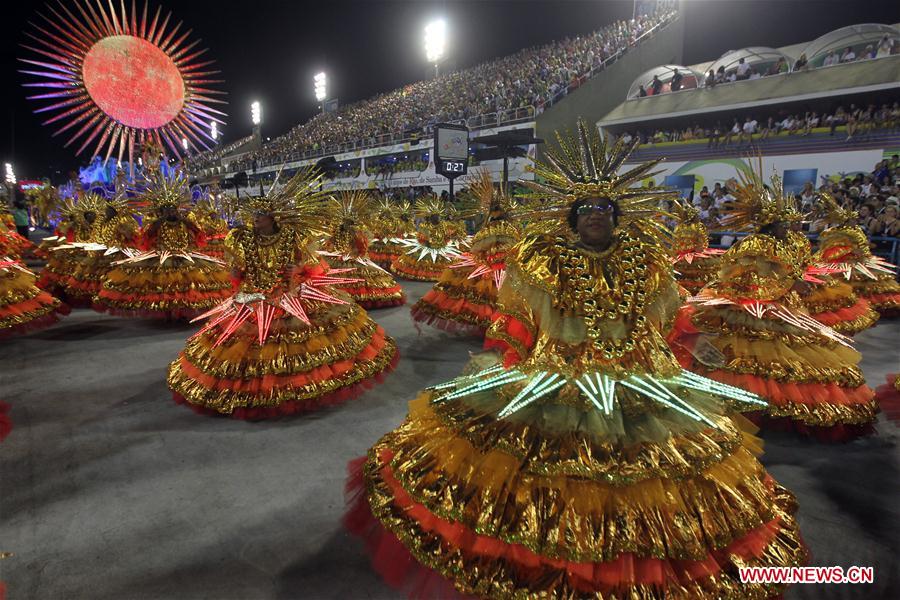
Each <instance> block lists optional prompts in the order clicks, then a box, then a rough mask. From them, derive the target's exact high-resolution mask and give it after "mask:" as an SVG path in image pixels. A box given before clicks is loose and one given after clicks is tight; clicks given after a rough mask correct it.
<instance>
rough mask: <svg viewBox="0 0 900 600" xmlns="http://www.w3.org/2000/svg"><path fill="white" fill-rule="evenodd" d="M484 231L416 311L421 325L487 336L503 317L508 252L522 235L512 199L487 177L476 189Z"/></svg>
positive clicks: (483, 176)
mask: <svg viewBox="0 0 900 600" xmlns="http://www.w3.org/2000/svg"><path fill="white" fill-rule="evenodd" d="M470 189H471V192H472V194H473V196H474V197H475V199H476V200H478V202H479V205H480V207H481V212H482V214H483V215H484V226H483V227H482V228H481V229H480V230H479V231H478V233H476V234H475V236H474V237H473V238H472V243H471V244H470V246H469V249H468V251H467V252H465V253H463V255H462V256H461V257H460V258H459V259H457V260H456V261H455V262H453V263H451V264H450V266H448V267H447V268H445V269H444V272H443V273H442V274H441V278H440V280H439V281H438V282H437V283H436V284H435V286H434V287H433V288H431V290H430V291H429V292H428V293H427V294H425V295H424V296H423V297H422V298H421V299H420V300H419V301H418V302H416V303H415V305H413V307H412V316H413V319H414V320H416V321H420V322H423V323H428V324H429V325H433V326H435V327H438V328H440V329H444V330H446V331H453V332H458V333H463V334H470V335H477V336H483V335H484V333H485V331H487V328H488V327H490V325H491V322H492V321H493V318H494V316H495V314H496V312H497V291H498V290H499V289H500V286H501V285H502V284H503V279H504V278H505V277H506V252H507V251H508V250H509V248H510V247H512V245H513V244H515V242H516V241H517V239H518V238H519V236H520V235H521V231H520V228H519V227H518V225H516V224H515V223H514V222H512V221H511V220H510V217H511V215H510V210H511V208H512V206H511V205H510V201H509V198H508V197H507V196H506V194H505V193H504V192H503V191H500V192H499V193H498V192H497V191H496V190H495V189H494V183H493V180H492V179H491V175H490V173H488V172H487V171H482V172H481V173H480V175H479V176H478V179H476V180H475V182H474V183H473V184H472V185H471V187H470Z"/></svg>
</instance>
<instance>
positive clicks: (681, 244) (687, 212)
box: [672, 202, 724, 295]
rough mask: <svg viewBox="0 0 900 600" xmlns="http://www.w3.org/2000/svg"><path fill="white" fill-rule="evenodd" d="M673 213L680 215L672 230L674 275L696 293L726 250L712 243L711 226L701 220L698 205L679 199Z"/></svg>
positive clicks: (676, 215) (679, 281)
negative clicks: (710, 236) (709, 228)
mask: <svg viewBox="0 0 900 600" xmlns="http://www.w3.org/2000/svg"><path fill="white" fill-rule="evenodd" d="M672 213H673V214H674V215H675V218H676V219H677V223H676V225H675V229H674V230H673V231H672V266H674V267H675V279H676V280H677V281H678V283H679V284H681V286H682V287H683V288H684V289H686V290H687V291H688V293H689V294H692V295H693V294H696V293H697V292H699V291H700V288H702V287H703V286H704V285H706V284H707V283H709V280H710V279H712V278H713V276H714V275H715V273H716V269H718V264H719V257H720V256H721V255H722V253H723V252H724V250H719V249H716V248H710V247H709V230H708V229H707V228H706V225H704V224H703V222H702V221H701V220H700V211H698V210H697V209H696V208H694V207H693V206H691V205H690V204H687V203H685V202H676V203H674V204H673V210H672Z"/></svg>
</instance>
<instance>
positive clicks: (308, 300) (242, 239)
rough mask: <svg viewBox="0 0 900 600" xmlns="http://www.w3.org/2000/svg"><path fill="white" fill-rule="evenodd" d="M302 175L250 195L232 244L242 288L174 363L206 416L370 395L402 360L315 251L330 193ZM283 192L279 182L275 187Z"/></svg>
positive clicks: (245, 415) (178, 380) (183, 397)
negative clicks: (376, 383)
mask: <svg viewBox="0 0 900 600" xmlns="http://www.w3.org/2000/svg"><path fill="white" fill-rule="evenodd" d="M320 180H321V175H314V174H313V172H311V171H301V172H300V173H298V174H297V175H296V176H295V177H294V178H292V179H291V180H290V181H288V182H287V184H286V185H285V186H284V187H283V188H282V189H281V190H279V191H277V192H275V191H271V190H270V191H269V193H268V194H267V195H265V196H264V197H260V198H254V199H253V200H250V201H246V202H245V203H244V204H243V205H242V210H243V214H242V218H243V225H242V226H240V227H238V228H236V229H233V230H231V232H230V233H229V234H228V238H227V239H226V240H225V247H226V256H227V258H228V261H229V266H230V267H231V269H232V275H233V277H234V278H235V279H236V281H237V287H238V291H237V293H235V294H234V295H233V296H232V297H231V298H229V299H228V300H226V301H225V302H224V303H222V304H221V305H219V306H218V307H216V308H215V309H213V310H210V311H208V312H207V313H206V314H205V315H203V317H202V318H204V319H208V321H207V323H206V325H205V326H204V327H203V328H202V329H201V330H200V331H199V332H198V333H197V334H196V335H194V336H193V337H191V339H190V340H189V341H188V343H187V346H186V347H185V349H184V351H183V352H182V353H181V355H180V356H179V357H178V359H176V360H175V361H174V362H173V363H172V364H171V365H170V367H169V377H168V381H169V388H171V390H172V392H173V395H174V397H175V400H176V401H177V402H182V403H187V404H188V405H190V406H191V407H192V408H194V409H195V410H197V411H198V412H202V413H206V414H220V415H228V416H232V417H235V418H241V419H262V418H266V417H276V416H281V415H288V414H292V413H297V412H304V411H310V410H314V409H317V408H320V407H322V406H326V405H329V404H336V403H339V402H342V401H344V400H347V399H348V398H350V397H352V396H354V395H355V394H358V393H360V392H361V391H362V390H363V389H364V388H365V387H367V386H370V385H371V384H372V383H373V382H374V381H375V380H377V379H379V378H380V377H381V375H382V374H383V373H384V372H385V371H386V370H387V369H389V368H390V367H392V365H393V364H394V361H395V360H396V358H397V348H396V345H395V344H394V341H393V340H392V339H391V338H389V337H388V336H387V335H385V333H384V330H383V329H382V328H381V327H380V326H379V325H378V324H376V323H375V322H374V321H372V319H370V318H369V317H368V315H367V314H366V311H365V310H364V309H363V308H362V307H360V306H359V305H358V304H356V303H355V302H353V300H352V299H351V298H350V296H349V295H347V294H346V293H344V292H341V291H339V290H337V289H336V288H335V287H334V286H337V285H344V284H346V283H348V279H349V278H348V277H343V276H341V275H342V274H338V275H337V276H330V275H329V274H328V269H327V266H326V265H325V263H324V262H323V261H322V260H321V258H320V257H319V255H318V253H317V249H316V247H315V241H316V240H317V239H319V237H321V236H323V235H324V234H325V233H326V231H325V218H326V216H327V211H326V207H325V199H326V198H327V194H326V193H324V192H319V191H316V190H317V189H318V187H319V182H320ZM273 188H274V186H273Z"/></svg>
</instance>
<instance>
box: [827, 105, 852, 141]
mask: <svg viewBox="0 0 900 600" xmlns="http://www.w3.org/2000/svg"><path fill="white" fill-rule="evenodd" d="M826 122H828V123H829V124H830V126H831V133H829V135H834V130H835V129H837V127H838V126H840V125H846V124H847V113H846V112H845V111H844V107H843V106H838V107H837V110H836V111H834V114H833V115H831V116H829V117H828V118H827V119H826Z"/></svg>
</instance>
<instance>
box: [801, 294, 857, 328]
mask: <svg viewBox="0 0 900 600" xmlns="http://www.w3.org/2000/svg"><path fill="white" fill-rule="evenodd" d="M868 311H869V303H868V302H867V301H866V300H864V299H862V298H860V299H859V300H857V301H856V303H855V304H853V305H852V306H848V307H846V308H839V309H837V310H827V311H823V312H819V313H815V314H812V315H810V316H812V317H813V318H814V319H815V320H816V321H818V322H819V323H822V324H824V325H828V326H829V327H832V326H834V325H837V324H838V323H843V322H845V321H852V320H854V319H857V318H859V317H861V316H863V315H864V314H866V313H867V312H868Z"/></svg>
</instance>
